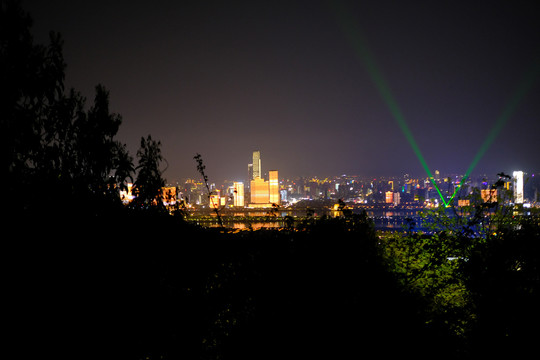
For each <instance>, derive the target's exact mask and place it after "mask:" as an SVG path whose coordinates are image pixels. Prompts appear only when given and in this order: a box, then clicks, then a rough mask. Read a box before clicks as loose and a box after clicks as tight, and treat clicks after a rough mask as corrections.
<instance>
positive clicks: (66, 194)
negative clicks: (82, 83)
mask: <svg viewBox="0 0 540 360" xmlns="http://www.w3.org/2000/svg"><path fill="white" fill-rule="evenodd" d="M0 16H1V21H0V23H1V25H0V26H1V27H2V31H1V32H0V34H1V35H0V36H1V39H0V41H1V44H0V64H1V66H0V67H1V71H2V81H1V82H0V83H1V84H0V86H1V89H2V90H1V94H0V98H1V99H0V119H1V128H0V133H1V134H2V135H1V136H2V139H1V140H2V141H0V143H1V144H2V178H3V180H5V181H6V185H5V187H4V188H3V191H4V193H5V194H6V196H7V203H8V204H10V207H11V209H12V211H13V212H14V213H19V212H20V211H25V212H26V213H27V214H29V213H34V214H37V213H41V214H45V213H51V212H52V213H59V212H63V213H72V212H73V208H75V207H76V208H77V211H79V212H84V213H88V214H97V213H100V212H102V211H109V210H110V209H112V208H114V207H117V206H119V205H120V202H119V198H118V190H119V189H120V188H121V187H122V186H123V184H124V181H125V180H126V179H128V178H130V176H131V173H132V171H133V168H132V165H131V158H130V156H129V154H128V153H127V151H126V149H125V146H124V145H123V144H121V143H119V142H118V141H116V140H114V137H115V135H116V133H117V131H118V127H119V126H120V123H121V117H120V116H119V115H117V114H111V113H110V112H109V93H108V92H107V90H105V88H104V87H103V86H101V85H98V86H97V87H96V95H95V99H94V104H93V106H92V107H91V108H90V109H89V110H88V111H86V110H85V99H84V98H83V97H82V96H81V95H80V94H79V93H78V92H76V91H75V90H73V89H71V90H69V91H65V89H64V77H65V73H64V71H65V67H66V64H65V63H64V58H63V55H62V45H63V42H62V40H61V37H60V35H59V34H57V33H51V35H50V44H49V45H47V46H42V45H35V44H34V43H33V39H32V36H31V34H30V26H31V24H32V20H31V19H30V17H29V15H28V14H26V13H25V12H24V11H23V10H22V8H21V7H20V4H19V3H18V2H15V1H4V2H2V6H1V15H0ZM81 204H84V206H80V205H81Z"/></svg>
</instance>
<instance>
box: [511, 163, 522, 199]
mask: <svg viewBox="0 0 540 360" xmlns="http://www.w3.org/2000/svg"><path fill="white" fill-rule="evenodd" d="M513 176H514V203H515V204H523V171H514V174H513Z"/></svg>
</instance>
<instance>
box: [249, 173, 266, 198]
mask: <svg viewBox="0 0 540 360" xmlns="http://www.w3.org/2000/svg"><path fill="white" fill-rule="evenodd" d="M269 201H270V194H269V187H268V182H266V181H264V179H261V178H260V177H256V178H255V179H253V180H251V203H252V204H269V203H270V202H269Z"/></svg>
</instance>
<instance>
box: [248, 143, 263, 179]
mask: <svg viewBox="0 0 540 360" xmlns="http://www.w3.org/2000/svg"><path fill="white" fill-rule="evenodd" d="M258 177H259V178H262V167H261V152H260V151H259V150H257V151H254V152H253V177H252V178H251V180H255V179H256V178H258Z"/></svg>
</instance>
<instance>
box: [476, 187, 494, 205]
mask: <svg viewBox="0 0 540 360" xmlns="http://www.w3.org/2000/svg"><path fill="white" fill-rule="evenodd" d="M480 196H482V201H483V202H485V203H489V202H497V189H485V190H480Z"/></svg>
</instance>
